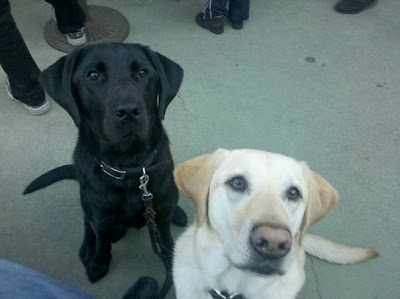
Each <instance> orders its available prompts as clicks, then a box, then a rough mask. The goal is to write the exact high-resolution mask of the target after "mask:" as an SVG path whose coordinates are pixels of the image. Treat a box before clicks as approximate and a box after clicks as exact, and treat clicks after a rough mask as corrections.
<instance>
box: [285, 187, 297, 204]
mask: <svg viewBox="0 0 400 299" xmlns="http://www.w3.org/2000/svg"><path fill="white" fill-rule="evenodd" d="M286 194H287V197H288V199H290V200H294V201H295V200H299V199H300V198H301V194H300V191H299V189H297V188H296V187H290V188H289V190H288V191H287V192H286Z"/></svg>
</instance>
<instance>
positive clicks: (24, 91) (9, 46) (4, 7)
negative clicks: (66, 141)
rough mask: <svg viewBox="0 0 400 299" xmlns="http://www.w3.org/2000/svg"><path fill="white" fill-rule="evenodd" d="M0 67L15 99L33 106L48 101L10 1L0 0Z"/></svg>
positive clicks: (38, 71)
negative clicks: (14, 16) (15, 19)
mask: <svg viewBox="0 0 400 299" xmlns="http://www.w3.org/2000/svg"><path fill="white" fill-rule="evenodd" d="M0 64H1V66H2V67H3V69H4V71H5V72H6V74H7V76H8V82H9V86H7V90H8V91H9V92H11V94H12V96H13V98H14V99H16V100H18V101H20V102H22V103H24V104H26V105H28V106H32V107H37V106H42V105H43V104H45V103H46V102H47V101H46V98H45V94H44V91H43V88H42V87H41V86H40V84H39V81H38V78H39V75H40V70H39V68H38V66H37V65H36V63H35V61H34V60H33V58H32V56H31V54H30V53H29V50H28V48H27V47H26V44H25V42H24V40H23V38H22V36H21V33H20V32H19V30H18V28H17V26H16V24H15V21H14V18H13V17H12V15H11V11H10V3H9V2H8V0H0ZM8 82H7V83H8ZM47 105H48V102H47ZM48 107H49V108H50V106H48ZM27 108H28V107H27ZM28 110H29V109H28ZM47 110H48V109H47ZM47 110H46V111H47ZM46 111H44V112H46ZM30 112H31V113H33V112H32V111H30ZM44 112H43V113H44ZM33 114H35V113H33Z"/></svg>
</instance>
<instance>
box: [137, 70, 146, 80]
mask: <svg viewBox="0 0 400 299" xmlns="http://www.w3.org/2000/svg"><path fill="white" fill-rule="evenodd" d="M146 75H147V71H146V70H144V69H141V70H140V71H139V72H138V76H139V78H141V79H143V78H144V77H146Z"/></svg>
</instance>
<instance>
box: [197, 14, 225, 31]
mask: <svg viewBox="0 0 400 299" xmlns="http://www.w3.org/2000/svg"><path fill="white" fill-rule="evenodd" d="M222 18H223V16H218V17H214V18H213V19H205V18H204V14H203V13H202V12H201V13H199V14H197V16H196V23H197V25H199V26H200V27H203V28H204V29H207V30H210V31H211V32H212V33H215V34H222V33H224V24H223V22H222Z"/></svg>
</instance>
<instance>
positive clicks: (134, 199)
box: [113, 184, 146, 228]
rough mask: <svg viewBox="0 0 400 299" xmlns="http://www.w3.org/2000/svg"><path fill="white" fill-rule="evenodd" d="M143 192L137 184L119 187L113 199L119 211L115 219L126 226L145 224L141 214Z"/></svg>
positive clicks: (142, 212)
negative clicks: (124, 187) (123, 187)
mask: <svg viewBox="0 0 400 299" xmlns="http://www.w3.org/2000/svg"><path fill="white" fill-rule="evenodd" d="M142 194H143V192H142V191H141V190H139V185H138V184H137V185H133V186H132V187H130V188H127V189H122V188H121V189H119V191H118V192H117V193H116V197H115V198H114V199H113V200H114V203H113V204H115V207H117V210H118V211H119V213H118V215H119V217H117V219H116V221H117V222H119V223H121V224H124V225H126V226H133V227H138V228H139V227H142V226H143V225H145V224H146V221H145V218H144V216H143V214H144V211H145V207H144V202H143V200H142Z"/></svg>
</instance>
